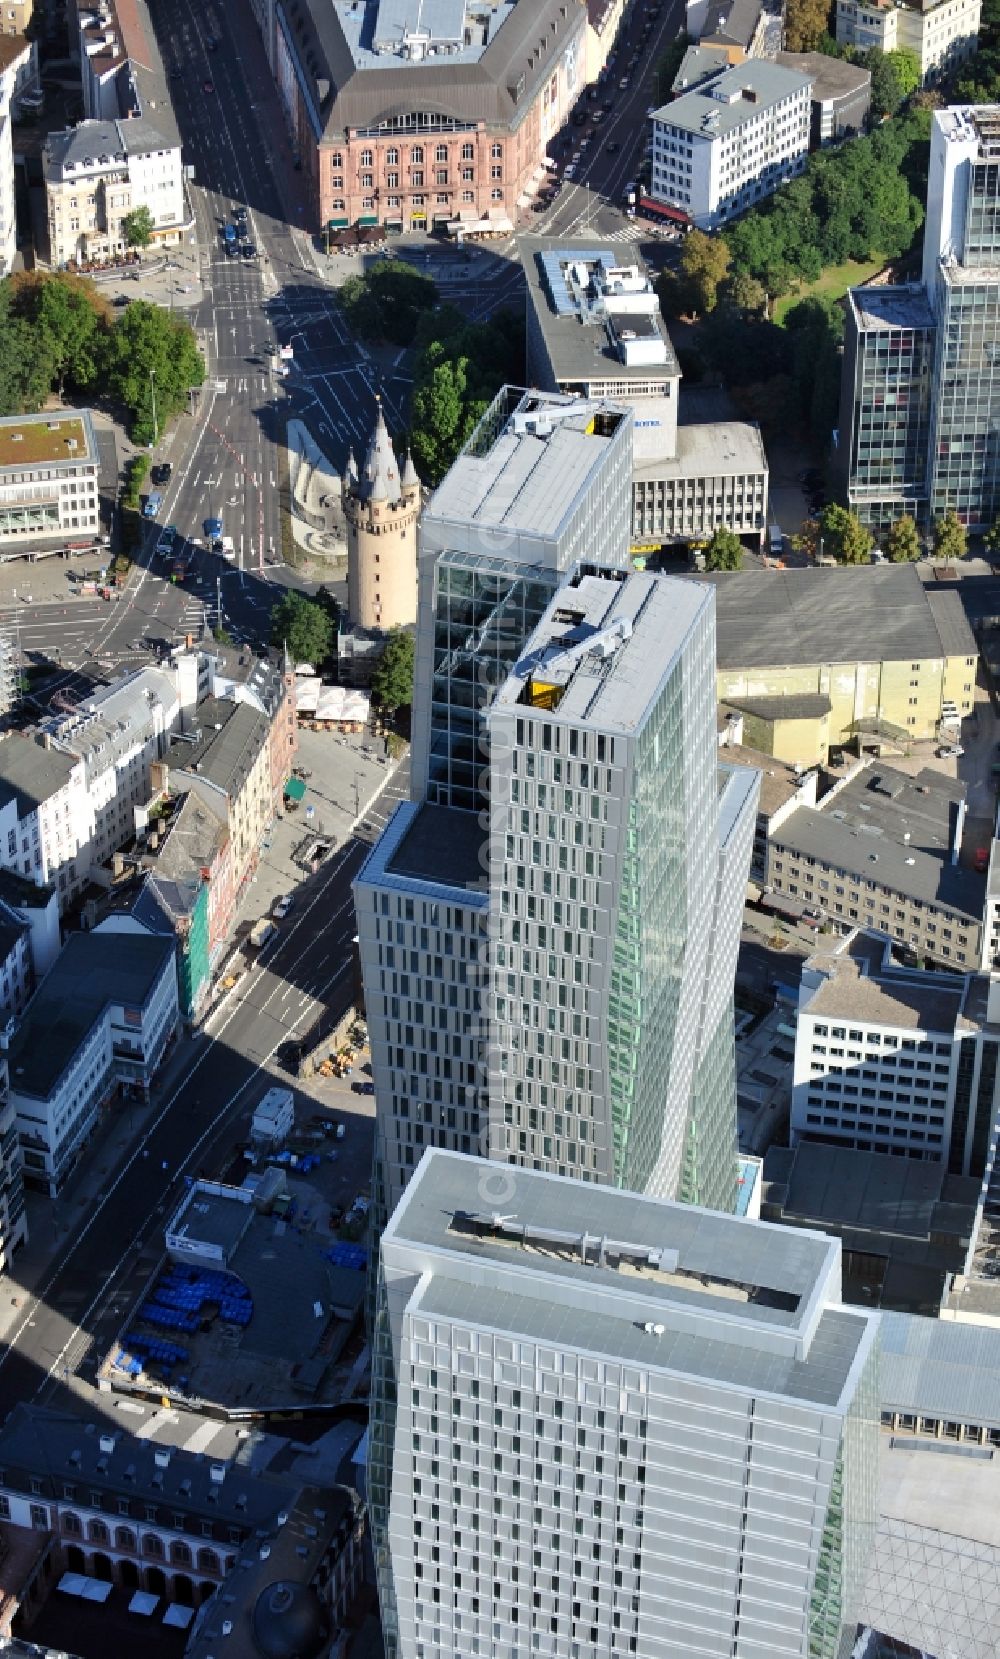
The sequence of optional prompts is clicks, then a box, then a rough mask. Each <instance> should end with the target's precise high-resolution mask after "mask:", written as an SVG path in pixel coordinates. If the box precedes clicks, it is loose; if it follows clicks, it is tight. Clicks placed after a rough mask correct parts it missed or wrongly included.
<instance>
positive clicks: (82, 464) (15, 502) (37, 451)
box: [0, 409, 101, 550]
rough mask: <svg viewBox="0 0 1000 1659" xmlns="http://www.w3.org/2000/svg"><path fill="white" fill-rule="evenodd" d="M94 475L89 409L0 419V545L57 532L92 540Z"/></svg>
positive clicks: (96, 513) (96, 527)
mask: <svg viewBox="0 0 1000 1659" xmlns="http://www.w3.org/2000/svg"><path fill="white" fill-rule="evenodd" d="M99 473H100V456H99V453H98V448H97V439H96V437H95V436H94V427H93V422H92V420H91V418H90V411H89V409H79V410H74V411H73V412H72V413H71V414H64V413H59V414H55V413H53V414H44V415H11V416H9V417H7V418H5V419H3V420H0V546H2V547H4V549H5V550H6V544H8V543H11V544H18V543H23V542H25V541H26V540H28V539H29V538H30V539H31V540H32V541H34V542H36V541H37V540H38V539H39V538H40V537H51V538H53V539H55V538H58V537H63V536H65V538H66V539H67V540H69V541H75V542H78V543H79V544H80V545H82V546H89V545H90V544H91V543H93V542H96V541H97V539H98V533H99V531H100V527H101V518H100V503H99V499H98V477H99ZM56 545H58V542H57V543H56Z"/></svg>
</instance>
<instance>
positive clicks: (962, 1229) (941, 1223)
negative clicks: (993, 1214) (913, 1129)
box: [763, 1141, 980, 1243]
mask: <svg viewBox="0 0 1000 1659" xmlns="http://www.w3.org/2000/svg"><path fill="white" fill-rule="evenodd" d="M979 1186H980V1183H979V1181H978V1180H974V1179H971V1178H964V1177H962V1176H956V1175H949V1174H948V1171H947V1169H946V1167H945V1166H944V1165H943V1164H939V1163H933V1162H929V1161H928V1162H923V1161H918V1160H915V1159H913V1158H893V1157H892V1156H891V1155H890V1154H889V1153H888V1152H858V1151H855V1150H854V1149H853V1148H852V1147H846V1146H827V1145H822V1144H820V1143H819V1142H813V1141H801V1142H800V1143H799V1145H798V1146H796V1147H784V1146H782V1147H772V1148H771V1149H770V1151H769V1152H768V1153H767V1154H766V1156H765V1158H764V1194H763V1202H764V1203H765V1204H779V1203H780V1207H781V1218H782V1221H785V1222H787V1221H788V1219H789V1218H791V1217H794V1218H796V1219H797V1220H800V1221H802V1222H804V1223H805V1225H806V1226H808V1227H820V1228H824V1229H825V1228H828V1227H832V1228H833V1229H834V1230H835V1231H837V1232H840V1230H841V1229H843V1230H845V1231H847V1230H854V1231H861V1232H868V1233H877V1234H881V1235H884V1236H885V1237H886V1240H887V1242H888V1243H891V1242H892V1240H893V1239H895V1240H896V1241H897V1242H898V1241H901V1240H909V1241H922V1242H927V1241H928V1240H929V1239H930V1238H931V1235H932V1234H941V1235H945V1234H949V1235H955V1234H961V1235H963V1236H964V1237H965V1238H967V1239H969V1238H971V1237H972V1234H973V1232H974V1231H975V1225H976V1207H977V1203H978V1198H979Z"/></svg>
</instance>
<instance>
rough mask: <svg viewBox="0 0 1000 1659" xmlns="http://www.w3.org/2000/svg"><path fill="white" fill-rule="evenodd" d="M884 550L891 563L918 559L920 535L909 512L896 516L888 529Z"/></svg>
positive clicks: (902, 562) (903, 562)
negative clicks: (887, 539)
mask: <svg viewBox="0 0 1000 1659" xmlns="http://www.w3.org/2000/svg"><path fill="white" fill-rule="evenodd" d="M886 552H887V553H888V555H889V557H890V559H891V560H892V562H893V564H905V563H906V562H907V561H908V560H912V559H919V557H920V537H919V535H918V534H917V526H916V524H915V522H914V520H913V518H912V516H911V515H910V514H909V513H904V514H903V516H902V518H898V519H897V520H896V522H895V524H894V525H893V526H892V529H891V530H890V531H889V541H888V545H887V547H886Z"/></svg>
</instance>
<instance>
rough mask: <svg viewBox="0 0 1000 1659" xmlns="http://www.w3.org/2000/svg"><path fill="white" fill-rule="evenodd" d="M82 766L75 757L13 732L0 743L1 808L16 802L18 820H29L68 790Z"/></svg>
mask: <svg viewBox="0 0 1000 1659" xmlns="http://www.w3.org/2000/svg"><path fill="white" fill-rule="evenodd" d="M78 764H79V762H78V761H77V758H76V756H75V755H67V754H63V753H62V751H61V750H59V749H46V748H44V747H43V746H42V744H40V743H33V742H32V740H31V738H30V737H22V736H21V734H20V733H19V732H12V733H11V735H10V736H9V737H5V738H4V739H3V742H0V807H4V806H7V804H8V803H9V802H10V801H14V802H15V803H16V806H17V815H18V817H19V818H26V817H27V816H28V815H29V814H30V813H32V812H34V811H35V810H36V808H37V807H39V806H40V805H41V803H42V802H43V801H47V800H49V799H50V798H51V796H53V795H55V794H57V793H58V792H59V790H60V789H63V788H65V786H66V784H67V783H68V782H69V779H70V777H71V775H72V772H73V768H74V767H75V766H77V765H78Z"/></svg>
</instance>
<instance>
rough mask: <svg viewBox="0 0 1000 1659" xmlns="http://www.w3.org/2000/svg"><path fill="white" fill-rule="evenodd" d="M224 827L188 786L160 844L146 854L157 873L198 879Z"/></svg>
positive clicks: (173, 878) (209, 860)
mask: <svg viewBox="0 0 1000 1659" xmlns="http://www.w3.org/2000/svg"><path fill="white" fill-rule="evenodd" d="M227 833H228V832H227V830H226V826H225V824H224V823H223V822H222V819H221V818H220V817H219V816H218V814H217V813H216V812H214V811H213V809H212V807H211V806H210V805H209V803H208V802H207V801H206V800H204V799H203V797H202V796H201V795H199V794H198V793H197V791H196V790H194V789H188V790H187V791H186V792H185V793H184V794H183V795H182V796H181V799H180V802H179V804H178V805H177V806H176V807H175V808H174V812H173V815H172V816H171V818H170V820H169V823H168V825H167V828H166V833H165V835H164V837H163V840H162V841H161V842H160V845H159V846H158V847H157V848H155V849H154V850H153V851H152V852H149V853H148V857H149V860H150V862H151V864H152V865H153V866H154V868H155V869H156V872H157V875H158V876H161V877H162V876H169V877H170V878H171V879H172V880H174V881H185V880H186V881H191V880H194V879H197V881H198V882H199V884H200V882H201V872H202V870H203V869H204V868H205V867H206V866H208V865H210V864H211V863H212V860H213V859H214V858H215V856H216V854H217V852H218V850H219V847H220V846H221V845H222V843H223V841H224V840H225V838H226V835H227Z"/></svg>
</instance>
